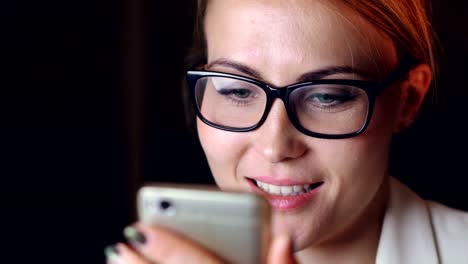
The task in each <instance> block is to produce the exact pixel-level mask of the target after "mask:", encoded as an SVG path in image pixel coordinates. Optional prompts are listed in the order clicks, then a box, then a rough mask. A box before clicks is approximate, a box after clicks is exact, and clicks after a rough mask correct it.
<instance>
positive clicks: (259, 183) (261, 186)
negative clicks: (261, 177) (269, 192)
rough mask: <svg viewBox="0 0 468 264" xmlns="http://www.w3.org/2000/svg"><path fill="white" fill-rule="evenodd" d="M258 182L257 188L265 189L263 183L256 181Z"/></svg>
mask: <svg viewBox="0 0 468 264" xmlns="http://www.w3.org/2000/svg"><path fill="white" fill-rule="evenodd" d="M256 182H257V186H258V187H260V188H261V189H263V182H261V181H256Z"/></svg>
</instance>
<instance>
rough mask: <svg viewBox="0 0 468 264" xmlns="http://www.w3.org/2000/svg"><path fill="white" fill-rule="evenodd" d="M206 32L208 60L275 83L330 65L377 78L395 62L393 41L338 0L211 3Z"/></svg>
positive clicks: (218, 0) (224, 0)
mask: <svg viewBox="0 0 468 264" xmlns="http://www.w3.org/2000/svg"><path fill="white" fill-rule="evenodd" d="M205 32H206V39H207V46H208V61H213V60H216V59H219V58H227V59H229V60H233V61H236V62H240V63H243V64H246V65H248V66H250V67H253V68H255V69H256V70H258V71H259V72H261V73H262V74H264V75H265V76H269V75H270V76H269V77H270V78H269V79H271V80H272V81H277V82H282V80H280V79H287V78H293V76H295V75H300V74H302V73H304V71H310V70H316V69H320V68H323V67H328V66H350V67H355V68H358V69H359V70H361V71H368V72H370V73H372V74H375V75H377V76H378V75H383V74H385V72H387V71H388V69H391V68H394V66H395V64H396V61H397V59H396V51H395V48H394V45H393V43H392V41H391V40H390V39H389V38H388V37H387V36H386V35H384V34H383V33H381V32H379V31H378V30H377V29H376V28H375V27H373V26H372V25H371V24H370V23H368V22H367V21H366V20H364V19H363V18H361V17H360V16H359V15H358V14H357V13H355V12H354V11H352V10H350V9H349V8H347V7H345V6H344V5H343V4H340V3H339V1H331V0H328V1H327V0H296V1H294V0H283V1H282V0H270V1H266V0H263V1H251V0H212V1H209V5H208V7H207V12H206V18H205ZM285 75H290V76H285Z"/></svg>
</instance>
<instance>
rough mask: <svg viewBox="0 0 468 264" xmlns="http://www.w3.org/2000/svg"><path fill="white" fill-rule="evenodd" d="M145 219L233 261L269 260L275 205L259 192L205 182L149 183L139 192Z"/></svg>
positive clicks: (140, 213) (141, 216)
mask: <svg viewBox="0 0 468 264" xmlns="http://www.w3.org/2000/svg"><path fill="white" fill-rule="evenodd" d="M138 215H139V220H140V221H143V222H146V223H152V224H157V225H161V226H165V227H167V228H169V229H171V230H174V231H176V232H178V233H180V234H182V235H184V236H186V237H188V238H190V239H192V240H194V241H197V242H198V243H199V244H201V245H203V246H204V247H206V248H208V249H210V250H212V251H213V252H214V253H216V254H218V255H219V256H221V257H222V258H223V259H225V260H227V261H229V262H230V263H242V264H244V263H245V264H249V263H263V262H264V258H265V257H266V253H267V252H266V251H267V249H268V245H269V232H270V207H269V205H268V202H267V201H266V200H264V199H263V198H261V197H259V196H257V195H254V194H245V193H233V192H221V191H217V190H214V189H211V190H210V189H207V188H205V187H201V186H193V185H190V186H184V187H180V186H178V187H175V186H146V187H143V188H141V189H140V191H139V193H138Z"/></svg>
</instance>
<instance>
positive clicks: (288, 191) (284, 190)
mask: <svg viewBox="0 0 468 264" xmlns="http://www.w3.org/2000/svg"><path fill="white" fill-rule="evenodd" d="M280 189H281V194H282V195H291V194H292V192H293V186H281V188H280Z"/></svg>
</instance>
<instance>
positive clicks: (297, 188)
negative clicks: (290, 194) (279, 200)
mask: <svg viewBox="0 0 468 264" xmlns="http://www.w3.org/2000/svg"><path fill="white" fill-rule="evenodd" d="M303 190H304V187H302V185H294V186H293V191H294V192H295V193H297V192H302V191H303Z"/></svg>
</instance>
